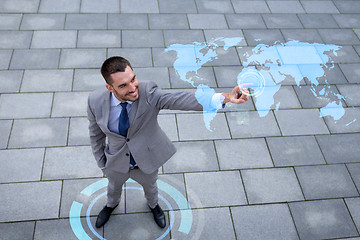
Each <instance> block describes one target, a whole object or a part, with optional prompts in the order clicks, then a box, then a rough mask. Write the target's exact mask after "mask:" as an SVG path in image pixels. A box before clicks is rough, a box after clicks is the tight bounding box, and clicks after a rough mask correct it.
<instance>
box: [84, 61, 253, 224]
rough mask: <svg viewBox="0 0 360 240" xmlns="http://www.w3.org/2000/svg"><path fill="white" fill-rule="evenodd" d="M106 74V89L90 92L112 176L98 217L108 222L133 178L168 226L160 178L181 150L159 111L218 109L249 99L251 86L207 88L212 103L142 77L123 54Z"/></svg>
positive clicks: (92, 118) (101, 160)
mask: <svg viewBox="0 0 360 240" xmlns="http://www.w3.org/2000/svg"><path fill="white" fill-rule="evenodd" d="M101 74H102V76H103V77H104V79H105V81H106V88H107V90H106V89H104V90H97V91H95V92H93V93H91V94H90V95H89V99H88V110H87V111H88V119H89V134H90V140H91V147H92V150H93V154H94V157H95V159H96V161H97V164H98V166H99V168H100V169H101V170H102V171H104V173H105V175H106V177H107V178H108V180H109V184H108V187H107V204H106V205H105V207H104V208H103V209H102V210H101V212H100V213H99V215H98V217H97V220H96V227H97V228H99V227H101V226H103V225H104V224H105V223H106V222H107V221H108V219H109V218H110V215H111V213H112V212H113V210H114V209H115V208H116V207H117V206H118V204H119V202H120V196H121V192H122V186H123V184H124V183H125V182H126V180H128V179H129V178H132V179H133V180H135V181H137V182H138V183H140V184H141V185H142V187H143V189H144V192H145V197H146V200H147V204H148V206H149V208H150V209H151V212H152V213H153V216H154V220H155V222H156V223H157V224H158V226H159V227H161V228H164V227H165V226H166V222H165V214H164V212H163V211H162V209H161V207H160V206H159V204H158V188H157V185H156V181H157V178H158V169H159V168H160V167H161V166H162V165H163V164H164V163H165V162H166V161H167V160H169V159H170V158H171V156H172V155H174V154H175V152H176V149H175V147H174V145H173V144H172V142H171V141H170V140H169V138H168V137H167V136H166V134H165V133H164V132H163V131H162V130H161V128H160V126H159V124H158V122H157V116H158V114H159V111H160V110H161V109H173V110H195V111H203V109H210V108H216V109H218V108H221V107H224V106H225V104H226V103H227V102H232V103H236V104H240V103H244V102H245V101H247V100H248V99H249V97H248V96H249V94H248V91H247V90H246V89H240V87H239V86H236V87H235V88H234V89H233V90H232V91H231V92H229V93H222V94H221V93H216V94H213V93H204V95H203V96H202V98H203V99H207V100H208V101H205V102H208V104H209V106H203V105H202V104H203V103H202V104H200V103H199V102H198V100H197V98H196V97H195V94H194V93H191V92H186V91H179V92H174V93H168V92H164V91H162V90H161V89H159V88H158V87H157V85H156V84H155V83H154V82H150V81H141V82H139V81H138V79H137V77H136V75H135V73H134V71H133V69H132V67H131V64H130V62H129V61H127V60H126V59H125V58H122V57H111V58H109V59H107V60H106V61H105V62H104V63H103V65H102V67H101ZM205 107H206V108H205ZM106 139H107V142H106ZM194 157H196V156H194Z"/></svg>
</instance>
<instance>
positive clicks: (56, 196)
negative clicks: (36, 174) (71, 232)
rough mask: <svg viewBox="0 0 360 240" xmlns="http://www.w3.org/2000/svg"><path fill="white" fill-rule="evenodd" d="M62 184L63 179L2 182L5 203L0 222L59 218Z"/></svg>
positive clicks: (3, 201)
mask: <svg viewBox="0 0 360 240" xmlns="http://www.w3.org/2000/svg"><path fill="white" fill-rule="evenodd" d="M61 184H62V183H61V181H51V182H29V183H15V184H14V183H12V184H0V193H1V198H2V203H3V204H2V205H1V206H0V210H1V216H0V222H10V221H26V220H36V219H50V218H57V217H58V216H59V207H60V194H61ZM29 196H33V197H29ZM24 203H26V204H24Z"/></svg>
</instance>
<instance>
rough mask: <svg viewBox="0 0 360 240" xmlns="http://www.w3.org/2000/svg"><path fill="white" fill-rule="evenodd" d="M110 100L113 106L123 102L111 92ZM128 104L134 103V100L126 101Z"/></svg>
mask: <svg viewBox="0 0 360 240" xmlns="http://www.w3.org/2000/svg"><path fill="white" fill-rule="evenodd" d="M110 99H111V100H110V101H111V106H118V105H120V103H123V102H122V101H120V100H119V99H117V98H116V97H115V96H114V94H113V93H111V95H110ZM126 102H127V103H128V104H133V102H132V101H126Z"/></svg>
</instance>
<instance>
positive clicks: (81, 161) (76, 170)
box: [42, 146, 102, 180]
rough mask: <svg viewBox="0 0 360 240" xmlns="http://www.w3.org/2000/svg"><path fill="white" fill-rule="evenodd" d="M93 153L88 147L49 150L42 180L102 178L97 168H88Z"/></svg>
mask: <svg viewBox="0 0 360 240" xmlns="http://www.w3.org/2000/svg"><path fill="white" fill-rule="evenodd" d="M90 159H91V160H92V152H91V149H90V148H89V147H88V146H79V147H65V148H63V147H60V148H47V149H46V154H45V160H44V169H43V174H42V179H44V180H52V179H72V178H84V177H101V176H102V174H101V172H100V171H99V169H98V167H97V166H93V165H92V166H91V167H90V166H88V165H89V160H90Z"/></svg>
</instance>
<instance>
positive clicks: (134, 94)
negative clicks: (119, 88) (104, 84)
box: [128, 90, 137, 97]
mask: <svg viewBox="0 0 360 240" xmlns="http://www.w3.org/2000/svg"><path fill="white" fill-rule="evenodd" d="M128 95H129V96H130V97H136V96H137V90H136V91H135V92H132V93H129V94H128Z"/></svg>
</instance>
